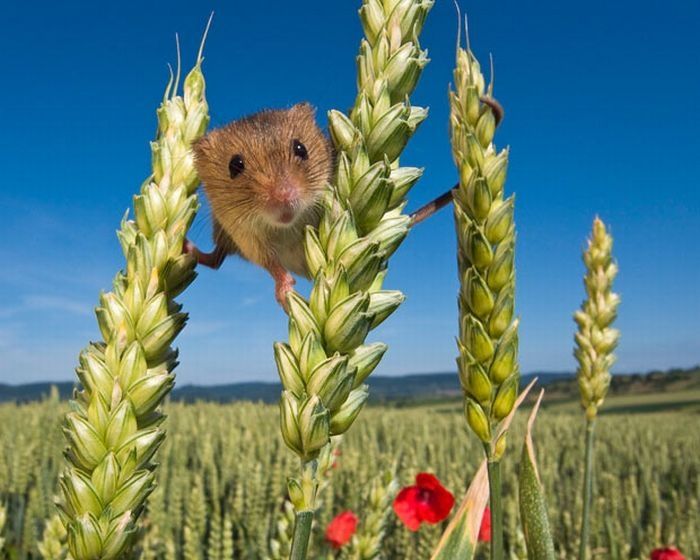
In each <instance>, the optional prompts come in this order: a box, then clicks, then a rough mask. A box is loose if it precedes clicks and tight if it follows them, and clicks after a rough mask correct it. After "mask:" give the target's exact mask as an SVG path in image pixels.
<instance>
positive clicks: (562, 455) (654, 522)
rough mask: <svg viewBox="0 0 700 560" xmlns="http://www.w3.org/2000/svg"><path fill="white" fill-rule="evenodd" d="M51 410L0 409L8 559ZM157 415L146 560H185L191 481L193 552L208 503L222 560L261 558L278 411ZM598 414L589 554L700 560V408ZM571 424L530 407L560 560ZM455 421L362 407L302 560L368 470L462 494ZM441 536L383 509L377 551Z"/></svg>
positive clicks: (574, 517)
mask: <svg viewBox="0 0 700 560" xmlns="http://www.w3.org/2000/svg"><path fill="white" fill-rule="evenodd" d="M545 405H546V403H545ZM58 406H59V405H58V404H56V403H41V404H39V403H34V404H28V405H22V406H15V405H9V404H6V405H0V426H2V427H3V429H2V431H0V503H1V504H4V505H5V507H6V510H7V521H6V525H5V530H4V533H3V537H4V538H5V540H6V551H7V554H8V555H10V557H11V558H19V559H22V558H24V559H29V558H40V556H39V552H38V548H37V546H38V542H40V541H36V542H29V541H26V540H24V535H26V534H27V529H26V527H27V526H30V527H32V529H31V531H32V532H33V533H34V534H36V535H41V534H42V532H43V527H44V525H45V523H46V521H47V520H48V519H50V518H51V516H52V515H53V514H54V508H53V505H52V499H53V496H54V494H55V492H56V490H57V488H56V476H57V473H58V471H59V469H60V467H61V460H60V458H61V452H62V448H63V442H62V440H61V436H60V432H59V429H58V426H59V420H60V416H61V414H62V413H63V412H64V410H63V409H60V410H59V408H58ZM60 406H63V405H60ZM166 412H167V413H168V419H167V420H166V424H165V426H166V427H167V429H168V433H169V436H168V438H167V439H166V440H165V442H164V444H163V446H162V448H161V450H160V452H159V462H160V468H159V469H158V471H157V480H158V485H157V487H156V490H155V491H154V492H153V494H152V495H151V497H150V499H149V507H148V509H147V510H146V512H145V513H144V514H143V517H144V523H145V525H144V529H143V531H144V537H145V541H144V543H146V542H149V543H150V545H149V552H148V556H145V557H146V558H152V559H154V560H155V559H158V560H164V559H168V560H170V559H172V560H176V559H177V560H189V559H188V558H187V557H185V556H184V555H183V554H184V553H183V551H184V550H185V535H184V531H185V527H187V526H188V523H189V524H190V526H195V525H196V519H192V514H190V513H188V512H189V511H190V510H192V509H196V508H199V507H200V506H201V503H202V502H201V498H200V497H199V496H197V492H193V488H194V487H195V486H197V485H199V484H201V489H202V491H203V497H204V501H203V503H204V507H205V509H206V522H205V524H204V527H203V529H202V533H201V542H200V544H199V554H200V555H201V556H202V557H204V558H207V555H206V553H207V550H208V548H209V546H210V544H211V543H212V542H213V541H214V540H216V539H217V538H218V536H217V531H216V530H215V528H214V525H213V523H214V519H215V517H216V516H215V514H214V512H215V511H219V512H220V514H219V515H220V516H221V518H222V519H223V523H222V524H221V532H222V535H221V538H222V543H223V545H222V552H221V553H220V554H221V555H220V558H221V559H222V560H230V559H231V558H246V559H251V560H255V559H264V558H266V557H268V550H269V543H270V539H271V538H272V536H273V535H274V534H276V526H277V523H278V522H279V519H280V504H281V503H282V499H283V498H284V496H285V491H286V488H285V487H286V473H287V472H289V471H290V470H291V469H292V468H293V467H294V466H295V464H296V458H295V457H294V456H293V455H292V454H290V453H287V452H286V448H285V445H284V443H283V442H282V440H281V438H280V437H279V436H278V437H275V436H274V435H272V434H275V433H276V432H277V425H278V421H279V417H278V414H277V410H276V407H272V406H260V405H252V404H247V403H239V404H233V405H214V404H198V405H195V406H190V405H187V406H185V405H181V404H170V405H168V406H167V409H166ZM597 422H598V434H599V436H598V446H597V454H596V461H597V465H598V473H599V476H598V481H597V488H596V491H595V496H597V498H596V499H595V500H594V502H593V513H594V515H593V516H592V522H591V523H592V524H591V550H592V551H594V552H595V556H594V558H597V559H598V560H603V559H612V560H632V559H642V558H647V557H648V554H649V551H650V550H651V549H652V548H654V547H656V546H658V545H659V544H660V543H664V542H669V543H671V542H672V543H675V544H676V545H678V546H679V547H680V548H681V550H683V552H684V554H685V555H686V556H687V557H689V558H696V557H698V556H700V532H698V531H697V527H699V526H700V456H699V455H698V453H697V450H698V449H699V448H700V417H699V416H698V415H697V414H685V413H674V414H667V413H663V414H649V415H637V416H634V417H630V418H625V417H621V416H614V417H611V416H606V415H603V416H601V417H599V418H598V421H597ZM580 428H581V425H580V417H579V416H578V415H577V414H554V413H551V412H548V410H547V408H545V409H544V410H543V411H541V412H540V414H539V416H538V424H537V442H538V453H537V460H538V466H539V472H540V476H541V479H542V483H543V485H544V492H545V495H546V496H547V501H548V506H549V513H550V520H551V527H552V533H553V539H554V542H555V550H556V557H557V558H560V559H570V558H573V557H575V555H576V551H577V549H578V530H579V527H578V519H579V517H580V512H581V495H580V492H579V489H580V486H581V477H582V472H581V463H582V460H583V450H582V449H581V448H580ZM465 430H466V428H465V425H464V419H463V418H462V417H461V415H460V412H459V410H458V408H457V407H455V406H450V407H421V408H405V409H401V410H396V409H391V408H372V407H370V408H369V409H368V410H366V411H365V414H363V416H362V417H361V418H360V419H359V420H358V423H357V426H356V429H353V430H351V431H350V433H349V434H348V435H346V436H345V437H344V441H343V444H342V455H340V456H339V457H338V459H337V462H338V464H337V467H336V468H334V469H332V470H333V475H332V477H331V479H330V482H329V486H328V487H327V489H326V490H324V491H323V495H322V496H323V504H324V507H323V509H322V510H320V511H319V512H318V514H317V523H316V525H315V528H314V533H313V537H312V538H313V542H312V544H313V547H314V550H315V551H318V553H319V555H318V556H314V555H313V554H312V556H311V557H313V558H316V557H323V556H322V554H323V553H325V552H327V551H328V549H327V547H326V546H325V545H324V544H323V538H322V534H323V531H324V529H325V526H326V524H327V523H328V522H329V521H330V519H331V518H332V517H333V515H334V514H335V513H338V512H339V511H342V510H345V509H352V510H353V511H356V512H357V513H358V514H359V516H360V526H359V527H358V531H361V530H362V529H363V526H362V522H363V515H362V512H363V511H365V510H366V507H367V505H366V501H365V497H364V496H365V495H366V491H367V490H366V489H367V488H368V485H369V484H370V483H371V481H372V480H373V479H374V478H375V477H376V473H378V472H380V471H381V470H382V469H386V468H388V467H391V466H392V465H393V464H394V462H395V461H397V460H398V468H397V473H398V477H399V481H400V484H401V485H407V484H411V483H412V481H413V479H414V477H415V474H416V473H417V472H419V471H425V470H428V471H432V472H434V473H436V474H437V475H438V476H439V477H440V479H441V481H442V482H443V483H444V484H445V485H446V486H447V487H448V488H449V489H450V490H451V491H452V492H453V493H454V494H455V495H456V496H460V495H461V493H462V492H463V490H464V488H466V487H467V485H468V484H469V482H470V481H471V479H472V478H473V476H474V473H475V472H476V467H477V466H478V463H479V461H480V460H481V457H482V456H483V453H482V449H481V444H480V443H479V442H478V441H477V440H476V438H473V437H469V436H468V435H467V434H466V433H465ZM523 433H524V426H523V421H522V418H521V419H520V420H518V419H516V421H515V423H514V424H513V426H512V427H511V438H512V441H516V440H520V439H521V438H522V435H523ZM517 466H518V461H517V458H516V457H515V456H514V455H513V456H512V457H511V456H509V455H506V457H505V459H504V460H503V483H504V490H505V493H506V494H507V495H515V494H516V484H517V474H516V470H517ZM256 471H259V472H260V473H262V476H258V475H256V474H255V473H256ZM504 505H505V523H506V531H505V533H506V547H507V548H508V550H509V551H510V552H511V553H517V554H519V555H518V556H515V557H517V558H524V557H525V555H524V548H521V547H522V546H523V544H524V541H523V540H522V539H523V537H522V532H521V531H520V520H519V511H518V506H517V504H516V503H515V501H514V500H506V502H505V504H504ZM188 516H189V517H190V518H191V519H190V520H189V521H188ZM441 532H442V528H441V527H424V528H423V529H421V531H420V532H419V533H418V534H413V533H410V532H409V531H407V530H406V529H405V528H404V527H403V526H402V525H401V524H400V522H398V521H397V520H396V518H395V516H394V515H391V516H390V517H389V519H388V523H387V525H386V535H385V539H384V545H383V551H384V554H385V556H386V558H402V559H406V560H425V558H429V557H430V554H431V551H432V550H433V549H434V547H435V545H436V544H437V540H438V539H439V537H440V534H441ZM195 548H196V546H195ZM613 550H617V553H616V554H615V555H613V553H612V551H613ZM609 551H610V552H609ZM482 552H483V551H482ZM515 557H514V558H515ZM0 558H2V555H1V554H0Z"/></svg>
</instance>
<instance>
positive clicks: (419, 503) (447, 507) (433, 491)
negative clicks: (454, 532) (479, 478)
mask: <svg viewBox="0 0 700 560" xmlns="http://www.w3.org/2000/svg"><path fill="white" fill-rule="evenodd" d="M454 504H455V498H454V496H453V495H452V494H451V493H450V491H449V490H447V489H446V488H445V487H444V486H443V485H442V484H440V481H439V480H438V479H437V478H436V477H435V476H433V475H432V474H428V473H419V474H418V475H417V476H416V485H415V486H407V487H406V488H403V489H402V490H401V492H399V494H398V496H396V499H395V500H394V511H395V512H396V515H398V516H399V519H400V520H401V521H403V523H404V525H406V527H408V528H409V529H410V530H411V531H417V530H418V527H420V524H421V523H422V522H423V521H425V522H426V523H431V524H434V523H439V522H440V521H442V520H443V519H445V518H446V517H447V516H448V515H449V514H450V511H451V510H452V506H454Z"/></svg>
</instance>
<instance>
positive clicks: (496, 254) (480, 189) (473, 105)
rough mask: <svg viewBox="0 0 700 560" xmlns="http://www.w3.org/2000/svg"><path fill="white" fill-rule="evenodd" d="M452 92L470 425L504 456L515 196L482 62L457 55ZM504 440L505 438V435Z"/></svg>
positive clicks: (509, 404) (465, 53) (512, 354)
mask: <svg viewBox="0 0 700 560" xmlns="http://www.w3.org/2000/svg"><path fill="white" fill-rule="evenodd" d="M454 80H455V86H454V88H455V89H454V90H453V91H451V92H450V106H451V116H450V125H451V132H452V150H453V155H454V159H455V162H456V163H457V167H458V168H459V177H460V181H459V187H458V188H457V189H456V190H455V193H454V197H455V206H454V212H455V223H456V227H457V241H458V251H457V258H458V264H459V275H460V280H461V288H460V294H459V317H460V325H459V339H458V346H459V358H458V360H457V365H458V369H459V378H460V381H461V383H462V388H463V390H464V393H465V414H466V417H467V422H468V423H469V426H470V427H471V428H472V430H473V431H474V433H475V434H476V435H477V436H478V437H479V438H480V439H481V441H482V442H484V444H486V445H489V446H491V453H492V454H493V455H494V456H496V458H498V457H499V456H500V455H501V454H502V453H503V446H504V445H505V440H500V441H499V442H496V441H493V435H494V434H495V433H496V431H497V430H496V428H497V426H498V425H499V424H500V422H501V421H502V420H503V419H504V418H505V417H506V416H508V414H509V413H510V411H511V410H512V409H513V404H514V403H515V399H516V397H517V393H518V384H519V381H520V374H519V370H518V363H517V358H518V321H517V319H514V317H513V307H514V301H515V266H514V255H515V226H514V223H513V204H514V200H515V197H514V195H511V196H510V197H508V198H507V199H504V195H503V186H504V183H505V178H506V167H507V165H508V150H501V151H500V152H499V151H497V150H496V147H495V146H494V144H493V137H494V133H495V130H496V116H495V114H494V110H493V108H492V106H491V105H490V104H487V103H484V102H483V99H484V98H485V97H484V96H485V95H490V94H491V89H492V86H489V91H488V92H487V91H486V87H485V82H484V76H483V74H482V73H481V68H480V66H479V62H478V61H477V60H476V58H475V57H474V55H473V53H472V52H471V51H469V50H465V49H459V50H458V53H457V66H456V69H455V72H454ZM501 437H505V434H504V435H503V436H501Z"/></svg>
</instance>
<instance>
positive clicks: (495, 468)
mask: <svg viewBox="0 0 700 560" xmlns="http://www.w3.org/2000/svg"><path fill="white" fill-rule="evenodd" d="M488 471H489V495H490V498H489V500H490V503H491V560H503V506H502V504H501V463H500V461H492V460H490V459H489V461H488Z"/></svg>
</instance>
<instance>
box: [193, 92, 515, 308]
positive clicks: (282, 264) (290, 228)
mask: <svg viewBox="0 0 700 560" xmlns="http://www.w3.org/2000/svg"><path fill="white" fill-rule="evenodd" d="M481 101H482V102H484V103H486V104H487V105H488V106H489V107H490V108H491V110H492V111H493V112H494V115H495V117H496V125H498V124H499V123H500V121H501V120H502V118H503V108H502V107H501V105H500V104H499V103H498V102H497V101H496V100H495V99H493V98H490V97H482V98H481ZM193 150H194V155H195V167H196V169H197V173H198V174H199V178H200V179H201V180H202V183H203V185H204V191H205V193H206V196H207V199H208V200H209V204H210V206H211V211H212V215H213V222H214V224H213V225H214V228H213V230H214V231H213V233H214V244H215V248H214V250H213V251H212V252H211V253H204V252H202V251H200V250H199V249H198V248H197V247H196V246H195V245H194V244H193V243H192V242H191V241H189V240H186V241H185V244H184V251H185V252H187V253H190V254H192V255H194V257H195V258H196V259H197V262H198V263H199V264H203V265H205V266H209V267H211V268H219V267H220V266H221V263H222V262H223V261H224V259H225V258H226V256H227V255H231V254H235V253H237V254H240V255H241V256H242V257H243V258H245V259H247V260H249V261H251V262H252V263H255V264H257V265H259V266H262V267H263V268H265V269H266V270H267V271H268V272H269V273H270V274H271V275H272V278H273V279H274V281H275V297H276V299H277V301H278V302H279V303H280V305H282V306H283V307H285V305H286V296H287V292H289V290H291V289H292V287H293V286H294V283H295V281H294V278H293V277H292V275H291V274H290V272H293V273H294V274H298V275H300V276H304V277H308V270H307V268H306V258H305V255H304V228H305V227H306V226H307V225H313V226H317V225H318V223H319V220H320V217H321V211H322V208H321V198H322V195H323V192H324V190H325V189H326V185H327V184H328V182H329V181H330V180H331V177H332V174H333V171H334V167H335V157H334V153H333V147H332V144H331V141H330V139H329V138H328V137H327V136H326V135H325V134H324V133H323V132H322V131H321V129H320V128H319V127H318V125H317V124H316V119H315V110H314V108H313V107H312V106H311V105H309V104H308V103H299V104H297V105H294V106H293V107H292V108H291V109H275V110H266V111H261V112H259V113H255V114H253V115H250V116H248V117H244V118H242V119H240V120H237V121H233V122H231V123H229V124H227V125H225V126H223V127H221V128H218V129H215V130H212V131H211V132H209V133H208V134H206V135H205V136H204V137H202V138H201V139H200V140H198V141H197V142H196V143H195V144H194V146H193ZM457 186H459V183H458V184H457V185H456V186H455V187H457ZM451 201H452V190H448V191H447V192H445V193H443V194H442V195H440V196H439V197H437V198H436V199H434V200H433V201H431V202H429V203H428V204H426V205H425V206H423V207H422V208H420V209H419V210H417V211H416V212H414V213H413V214H411V225H415V224H417V223H419V222H421V221H423V220H425V219H426V218H428V217H430V216H431V215H432V214H434V213H435V212H437V211H438V210H440V209H441V208H443V207H444V206H446V205H447V204H449V203H450V202H451Z"/></svg>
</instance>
